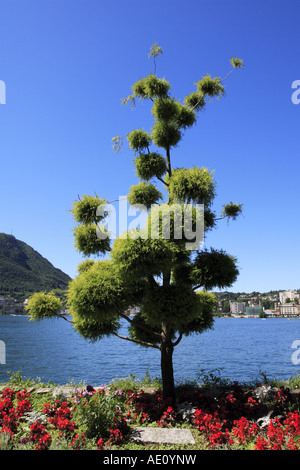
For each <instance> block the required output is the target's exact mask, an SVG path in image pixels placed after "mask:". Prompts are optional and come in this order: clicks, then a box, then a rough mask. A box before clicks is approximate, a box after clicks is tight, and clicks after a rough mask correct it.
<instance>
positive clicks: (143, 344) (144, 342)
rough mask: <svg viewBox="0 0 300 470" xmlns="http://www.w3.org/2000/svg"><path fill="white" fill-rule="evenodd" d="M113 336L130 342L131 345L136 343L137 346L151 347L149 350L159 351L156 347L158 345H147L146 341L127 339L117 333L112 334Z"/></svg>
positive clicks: (158, 347)
mask: <svg viewBox="0 0 300 470" xmlns="http://www.w3.org/2000/svg"><path fill="white" fill-rule="evenodd" d="M113 334H114V335H115V336H117V337H118V338H121V339H126V340H127V341H132V342H133V343H137V344H140V345H142V346H149V347H151V348H156V349H160V346H158V345H156V344H152V343H147V342H146V341H140V340H138V339H133V338H128V337H127V336H122V335H119V333H116V332H113Z"/></svg>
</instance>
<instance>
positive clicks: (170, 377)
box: [161, 334, 175, 400]
mask: <svg viewBox="0 0 300 470" xmlns="http://www.w3.org/2000/svg"><path fill="white" fill-rule="evenodd" d="M173 350H174V347H173V345H172V341H171V337H170V335H169V334H166V335H165V336H164V338H163V340H162V342H161V377H162V384H163V397H164V398H172V399H173V400H175V385H174V373H173Z"/></svg>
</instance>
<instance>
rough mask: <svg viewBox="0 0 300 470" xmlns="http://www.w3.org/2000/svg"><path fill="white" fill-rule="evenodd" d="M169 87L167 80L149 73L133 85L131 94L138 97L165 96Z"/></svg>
mask: <svg viewBox="0 0 300 470" xmlns="http://www.w3.org/2000/svg"><path fill="white" fill-rule="evenodd" d="M170 88H171V85H170V83H169V82H167V80H165V79H161V78H157V77H156V75H154V74H150V75H148V76H147V77H145V78H141V79H140V80H139V81H138V82H136V83H135V84H134V85H133V87H132V95H133V97H137V98H140V99H146V98H150V99H153V98H166V97H167V96H168V93H169V90H170Z"/></svg>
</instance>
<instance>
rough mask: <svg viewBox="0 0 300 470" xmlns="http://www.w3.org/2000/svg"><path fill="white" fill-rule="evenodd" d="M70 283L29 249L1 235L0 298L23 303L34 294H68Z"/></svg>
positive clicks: (17, 241)
mask: <svg viewBox="0 0 300 470" xmlns="http://www.w3.org/2000/svg"><path fill="white" fill-rule="evenodd" d="M70 280H71V278H70V277H69V276H68V275H67V274H65V273H63V272H62V271H61V270H60V269H57V268H55V267H54V266H53V265H52V264H51V263H50V262H49V261H48V260H47V259H46V258H44V257H43V256H41V255H40V254H39V253H38V252H37V251H35V250H34V249H33V248H31V247H30V246H29V245H27V244H26V243H24V242H22V241H20V240H17V239H16V238H15V237H14V236H12V235H6V234H5V233H0V295H2V296H3V297H9V296H10V297H14V298H17V299H18V300H23V299H25V298H26V297H28V295H30V294H32V293H33V292H39V291H50V290H58V292H59V291H60V290H65V289H66V288H67V286H68V283H69V281H70Z"/></svg>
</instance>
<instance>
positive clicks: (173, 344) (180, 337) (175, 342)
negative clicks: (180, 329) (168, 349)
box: [172, 333, 182, 347]
mask: <svg viewBox="0 0 300 470" xmlns="http://www.w3.org/2000/svg"><path fill="white" fill-rule="evenodd" d="M181 340H182V333H180V335H179V336H178V338H177V340H176V341H174V343H172V346H173V347H174V346H177V344H179V343H180V341H181Z"/></svg>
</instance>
